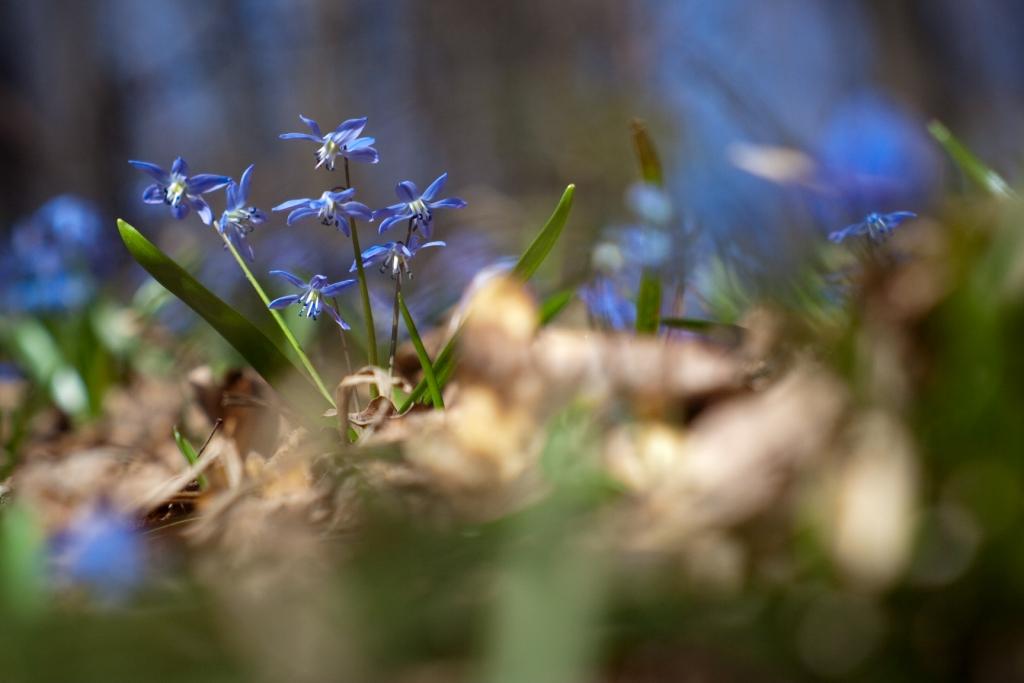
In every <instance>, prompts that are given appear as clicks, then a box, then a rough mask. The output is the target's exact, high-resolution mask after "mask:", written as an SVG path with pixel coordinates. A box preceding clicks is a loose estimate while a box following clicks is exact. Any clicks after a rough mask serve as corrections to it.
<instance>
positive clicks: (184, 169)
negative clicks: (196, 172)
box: [171, 157, 188, 177]
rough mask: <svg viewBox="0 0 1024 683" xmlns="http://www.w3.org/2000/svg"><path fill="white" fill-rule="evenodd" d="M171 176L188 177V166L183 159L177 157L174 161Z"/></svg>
mask: <svg viewBox="0 0 1024 683" xmlns="http://www.w3.org/2000/svg"><path fill="white" fill-rule="evenodd" d="M171 175H182V176H185V177H188V164H187V163H186V162H185V160H184V159H182V158H181V157H178V158H177V159H175V160H174V163H173V164H171Z"/></svg>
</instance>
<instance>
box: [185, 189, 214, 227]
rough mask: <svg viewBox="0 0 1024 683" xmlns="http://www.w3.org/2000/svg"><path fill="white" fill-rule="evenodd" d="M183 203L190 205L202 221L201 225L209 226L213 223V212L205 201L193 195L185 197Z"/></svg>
mask: <svg viewBox="0 0 1024 683" xmlns="http://www.w3.org/2000/svg"><path fill="white" fill-rule="evenodd" d="M185 201H186V202H188V203H189V204H191V205H192V208H193V209H195V211H196V213H197V214H199V217H200V218H201V219H202V220H203V223H205V224H206V225H209V224H210V223H212V222H213V211H212V210H211V209H210V205H209V204H207V203H206V200H205V199H203V198H202V197H197V196H193V195H187V196H186V197H185Z"/></svg>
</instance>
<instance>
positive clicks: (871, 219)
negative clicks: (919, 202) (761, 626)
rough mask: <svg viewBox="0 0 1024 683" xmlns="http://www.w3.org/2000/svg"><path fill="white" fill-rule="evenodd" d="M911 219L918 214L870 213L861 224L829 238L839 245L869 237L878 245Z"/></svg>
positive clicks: (905, 212) (838, 231) (848, 227)
mask: <svg viewBox="0 0 1024 683" xmlns="http://www.w3.org/2000/svg"><path fill="white" fill-rule="evenodd" d="M911 218H917V214H916V213H914V212H912V211H896V212H894V213H869V214H868V215H867V216H865V217H864V220H862V221H861V222H860V223H854V224H852V225H848V226H846V227H845V228H843V229H842V230H836V231H835V232H832V233H829V236H828V238H829V239H830V240H832V241H833V242H836V243H839V242H842V241H843V240H845V239H846V238H847V237H855V236H858V235H867V237H868V239H869V240H871V241H872V242H874V243H876V244H877V243H879V242H882V241H883V240H885V238H886V237H888V236H889V233H891V232H892V231H893V230H895V229H896V228H897V227H898V226H899V225H900V223H902V222H903V221H906V220H909V219H911Z"/></svg>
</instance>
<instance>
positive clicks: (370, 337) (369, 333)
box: [345, 157, 378, 365]
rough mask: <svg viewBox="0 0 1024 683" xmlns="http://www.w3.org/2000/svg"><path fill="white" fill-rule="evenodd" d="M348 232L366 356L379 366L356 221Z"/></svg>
mask: <svg viewBox="0 0 1024 683" xmlns="http://www.w3.org/2000/svg"><path fill="white" fill-rule="evenodd" d="M345 187H346V189H347V188H350V187H352V180H351V178H350V176H349V169H348V158H347V157H346V159H345ZM348 230H349V233H350V234H351V236H352V250H353V251H355V261H356V277H357V278H358V279H359V298H361V299H362V300H363V317H364V318H365V319H366V354H367V360H368V361H369V363H370V365H377V363H378V361H377V331H376V329H375V328H374V326H373V308H372V307H371V306H370V290H369V287H367V284H366V273H365V272H364V270H363V250H362V248H361V247H360V246H359V231H358V230H356V221H355V219H354V218H352V216H349V217H348Z"/></svg>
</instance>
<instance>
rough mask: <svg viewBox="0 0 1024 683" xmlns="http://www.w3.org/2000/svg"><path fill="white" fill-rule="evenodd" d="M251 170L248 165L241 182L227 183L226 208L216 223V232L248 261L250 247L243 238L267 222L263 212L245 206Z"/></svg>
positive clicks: (250, 180)
mask: <svg viewBox="0 0 1024 683" xmlns="http://www.w3.org/2000/svg"><path fill="white" fill-rule="evenodd" d="M252 169H253V165H252V164H250V165H249V168H247V169H245V172H244V173H242V179H241V181H239V182H238V183H236V182H235V181H234V180H232V181H231V182H230V183H228V189H227V206H225V207H224V213H222V214H221V216H220V220H218V221H217V230H219V231H220V233H221V234H223V235H226V236H227V238H228V240H229V241H230V242H231V244H232V245H234V247H235V249H237V250H238V251H239V253H241V254H244V255H245V256H247V257H248V258H249V260H250V261H252V260H253V251H252V245H250V244H249V243H248V242H246V241H245V237H246V235H248V234H249V233H250V232H252V231H253V229H254V228H255V227H256V226H257V225H259V224H260V223H264V222H266V220H267V214H265V213H264V212H263V211H260V210H259V209H257V208H256V207H255V206H246V204H248V203H249V187H250V186H251V185H252Z"/></svg>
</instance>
